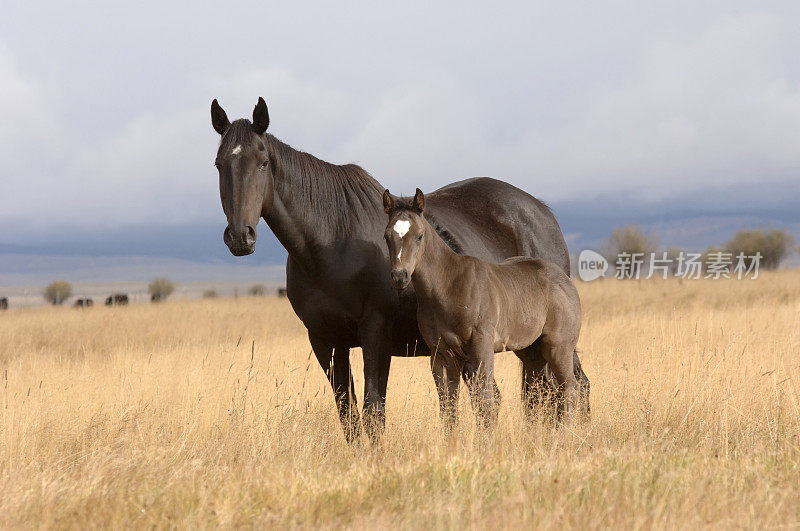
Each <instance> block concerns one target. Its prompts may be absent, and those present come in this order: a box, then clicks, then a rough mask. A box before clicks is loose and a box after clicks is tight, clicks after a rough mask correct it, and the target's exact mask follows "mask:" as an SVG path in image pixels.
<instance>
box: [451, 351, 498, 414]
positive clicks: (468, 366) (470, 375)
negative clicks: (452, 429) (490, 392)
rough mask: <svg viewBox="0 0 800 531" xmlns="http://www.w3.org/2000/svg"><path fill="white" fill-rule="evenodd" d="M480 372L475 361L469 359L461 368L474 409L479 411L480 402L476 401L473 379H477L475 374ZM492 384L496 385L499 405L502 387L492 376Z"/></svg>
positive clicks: (496, 397)
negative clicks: (471, 361)
mask: <svg viewBox="0 0 800 531" xmlns="http://www.w3.org/2000/svg"><path fill="white" fill-rule="evenodd" d="M477 372H478V367H477V366H475V365H474V364H473V363H470V362H469V361H467V362H464V368H463V369H462V370H461V376H462V378H464V383H465V384H466V385H467V389H468V390H469V397H470V401H471V403H472V409H473V411H475V412H477V411H478V403H477V402H476V401H475V397H476V396H477V395H476V394H475V389H473V381H474V379H475V375H476V374H477ZM492 386H493V387H494V396H495V400H497V404H498V406H499V405H500V402H501V401H502V397H501V396H500V388H499V387H498V386H497V381H496V380H495V379H494V378H492Z"/></svg>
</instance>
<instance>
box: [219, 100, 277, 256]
mask: <svg viewBox="0 0 800 531" xmlns="http://www.w3.org/2000/svg"><path fill="white" fill-rule="evenodd" d="M211 125H213V126H214V130H215V131H216V132H217V133H219V134H220V135H221V137H222V139H221V141H220V144H219V149H218V150H217V158H216V160H215V161H214V165H215V166H216V167H217V170H219V196H220V199H221V200H222V210H223V211H224V212H225V216H226V217H227V218H228V226H227V227H226V228H225V232H224V233H223V238H222V239H223V240H224V241H225V245H227V246H228V249H229V250H230V251H231V253H232V254H234V255H236V256H243V255H246V254H250V253H252V252H253V251H254V250H255V247H256V225H258V220H259V219H260V218H261V217H262V216H265V215H267V214H268V213H269V210H270V208H271V207H272V200H273V198H274V196H275V189H274V182H273V175H272V168H271V164H270V156H269V149H268V145H267V142H266V138H265V133H266V131H267V127H268V126H269V112H268V111H267V104H266V103H265V102H264V99H263V98H258V104H257V105H256V107H255V109H254V110H253V121H252V123H251V122H250V120H244V119H242V120H236V121H234V122H233V123H231V122H230V121H228V116H227V115H226V114H225V111H224V110H223V109H222V107H220V106H219V103H217V100H214V101H213V102H211Z"/></svg>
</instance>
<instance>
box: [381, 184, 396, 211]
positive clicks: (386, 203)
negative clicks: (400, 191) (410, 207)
mask: <svg viewBox="0 0 800 531" xmlns="http://www.w3.org/2000/svg"><path fill="white" fill-rule="evenodd" d="M392 210H394V197H392V194H390V193H389V190H388V189H386V190H384V191H383V211H384V212H386V213H387V214H391V213H392Z"/></svg>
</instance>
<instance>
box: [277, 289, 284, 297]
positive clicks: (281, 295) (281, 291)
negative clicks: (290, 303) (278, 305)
mask: <svg viewBox="0 0 800 531" xmlns="http://www.w3.org/2000/svg"><path fill="white" fill-rule="evenodd" d="M278 297H281V298H283V297H286V288H278Z"/></svg>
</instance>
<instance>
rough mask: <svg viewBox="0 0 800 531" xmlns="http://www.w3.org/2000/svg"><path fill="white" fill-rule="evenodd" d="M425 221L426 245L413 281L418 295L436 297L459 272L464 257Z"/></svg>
mask: <svg viewBox="0 0 800 531" xmlns="http://www.w3.org/2000/svg"><path fill="white" fill-rule="evenodd" d="M424 223H425V235H424V238H425V247H424V248H423V250H422V256H420V257H419V261H418V262H417V266H416V267H415V268H414V274H413V275H412V276H411V282H412V283H413V284H414V291H415V293H416V294H417V296H418V297H422V298H426V299H429V298H435V297H436V296H437V294H438V293H439V292H440V290H441V289H443V287H445V286H446V285H447V284H449V280H450V279H451V278H452V277H453V275H454V274H457V272H458V267H459V265H460V264H459V262H460V259H461V258H462V257H460V256H459V255H457V254H456V253H455V251H453V250H452V249H451V248H450V246H449V245H447V243H445V241H444V240H442V239H441V238H440V237H439V234H437V232H436V230H435V229H434V228H433V227H432V226H431V224H430V223H428V221H427V220H425V221H424Z"/></svg>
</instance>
